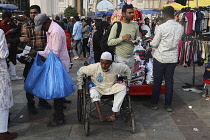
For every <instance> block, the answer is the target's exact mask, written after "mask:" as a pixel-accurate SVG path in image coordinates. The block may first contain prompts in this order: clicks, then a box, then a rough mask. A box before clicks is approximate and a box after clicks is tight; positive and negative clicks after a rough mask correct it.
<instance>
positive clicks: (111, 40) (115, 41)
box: [107, 24, 123, 46]
mask: <svg viewBox="0 0 210 140" xmlns="http://www.w3.org/2000/svg"><path fill="white" fill-rule="evenodd" d="M116 35H117V24H114V25H113V26H112V28H111V31H110V34H109V38H108V42H107V44H108V45H109V46H115V45H117V44H119V43H121V42H122V41H123V38H122V37H119V38H116Z"/></svg>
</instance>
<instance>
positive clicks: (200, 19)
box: [177, 7, 210, 34]
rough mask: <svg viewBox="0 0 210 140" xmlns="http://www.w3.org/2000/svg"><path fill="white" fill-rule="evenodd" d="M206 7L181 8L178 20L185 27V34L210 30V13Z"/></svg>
mask: <svg viewBox="0 0 210 140" xmlns="http://www.w3.org/2000/svg"><path fill="white" fill-rule="evenodd" d="M209 11H210V10H209V8H208V7H203V8H199V10H198V9H195V10H193V9H189V8H186V9H185V8H183V9H182V11H181V12H180V13H179V14H178V16H177V17H178V21H179V23H180V24H182V25H183V26H184V28H185V33H186V34H192V33H194V31H196V32H210V19H209V18H210V13H209Z"/></svg>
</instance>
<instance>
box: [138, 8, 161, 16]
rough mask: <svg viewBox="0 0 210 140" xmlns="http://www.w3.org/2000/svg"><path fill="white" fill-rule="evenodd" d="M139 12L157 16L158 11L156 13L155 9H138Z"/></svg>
mask: <svg viewBox="0 0 210 140" xmlns="http://www.w3.org/2000/svg"><path fill="white" fill-rule="evenodd" d="M138 10H140V11H142V14H150V15H158V14H159V12H160V11H158V10H157V9H153V10H142V9H138Z"/></svg>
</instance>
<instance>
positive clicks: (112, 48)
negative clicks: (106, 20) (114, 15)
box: [100, 22, 122, 55]
mask: <svg viewBox="0 0 210 140" xmlns="http://www.w3.org/2000/svg"><path fill="white" fill-rule="evenodd" d="M116 23H117V34H116V38H118V37H119V36H120V32H121V29H122V24H121V22H115V23H114V24H116ZM114 24H113V25H114ZM113 25H112V26H113ZM111 29H112V28H109V29H108V30H107V31H106V33H105V34H104V35H103V36H102V38H101V42H100V46H101V50H102V52H105V51H107V52H110V53H111V54H112V55H114V54H115V47H116V46H108V44H107V42H108V38H109V34H110V32H111Z"/></svg>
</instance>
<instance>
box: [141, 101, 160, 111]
mask: <svg viewBox="0 0 210 140" xmlns="http://www.w3.org/2000/svg"><path fill="white" fill-rule="evenodd" d="M143 105H144V106H145V107H147V108H150V109H152V110H157V109H158V106H157V104H150V103H145V104H143Z"/></svg>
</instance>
